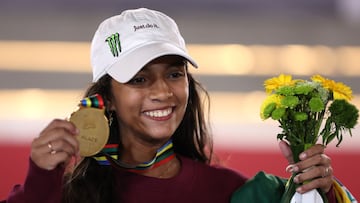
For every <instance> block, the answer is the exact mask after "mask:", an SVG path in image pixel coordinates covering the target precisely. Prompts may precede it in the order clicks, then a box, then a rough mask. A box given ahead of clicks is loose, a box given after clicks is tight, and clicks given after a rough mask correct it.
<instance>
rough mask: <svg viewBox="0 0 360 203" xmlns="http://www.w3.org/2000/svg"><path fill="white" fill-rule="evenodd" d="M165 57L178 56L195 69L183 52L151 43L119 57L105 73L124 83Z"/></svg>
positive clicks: (194, 63) (167, 45)
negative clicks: (154, 61)
mask: <svg viewBox="0 0 360 203" xmlns="http://www.w3.org/2000/svg"><path fill="white" fill-rule="evenodd" d="M165 55H178V56H182V57H184V58H185V59H186V60H188V61H189V62H190V63H191V65H193V66H194V67H195V68H197V67H198V65H197V64H196V62H195V60H194V59H193V58H191V57H190V55H189V54H187V53H186V52H185V51H184V50H182V49H180V48H178V47H176V46H174V45H172V44H169V43H164V42H161V43H151V44H146V45H143V46H140V47H137V48H135V49H133V50H131V51H129V52H128V53H126V54H124V55H122V56H120V57H119V59H118V60H117V62H116V63H114V64H113V65H112V66H111V67H110V68H109V69H108V70H107V73H108V74H109V75H110V76H111V77H112V78H114V79H115V80H116V81H118V82H120V83H126V82H128V81H129V80H130V79H131V78H133V77H134V76H135V74H136V73H137V72H139V71H140V70H141V69H142V68H143V67H144V66H145V65H146V64H147V63H149V62H150V61H152V60H154V59H156V58H158V57H160V56H165Z"/></svg>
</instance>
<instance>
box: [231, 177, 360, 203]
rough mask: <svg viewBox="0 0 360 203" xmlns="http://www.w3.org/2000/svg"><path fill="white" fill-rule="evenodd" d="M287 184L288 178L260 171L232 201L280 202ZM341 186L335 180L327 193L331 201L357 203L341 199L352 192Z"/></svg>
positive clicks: (330, 202) (236, 202) (332, 202)
mask: <svg viewBox="0 0 360 203" xmlns="http://www.w3.org/2000/svg"><path fill="white" fill-rule="evenodd" d="M285 184H286V179H282V178H279V177H277V176H274V175H271V174H265V173H264V172H259V173H258V174H256V175H255V176H254V177H253V178H252V179H250V180H249V181H247V182H246V183H245V184H244V185H243V186H242V187H240V188H239V189H237V190H236V191H235V192H234V193H233V195H232V198H231V203H239V202H262V203H278V202H280V201H281V198H282V195H283V193H284V192H285ZM339 187H341V185H340V184H339V182H338V181H335V180H334V185H333V187H332V189H331V190H330V191H329V192H328V193H326V197H327V199H328V202H329V203H336V202H337V203H357V202H356V200H355V201H343V200H342V201H339V199H341V198H343V199H346V198H345V197H344V196H346V197H349V194H350V193H349V192H348V191H347V192H345V190H344V187H343V186H342V187H341V189H339ZM339 191H342V192H339ZM350 196H351V194H350ZM340 197H341V198H340ZM351 197H352V196H351ZM352 198H353V197H352ZM353 199H354V198H353Z"/></svg>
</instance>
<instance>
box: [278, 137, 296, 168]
mask: <svg viewBox="0 0 360 203" xmlns="http://www.w3.org/2000/svg"><path fill="white" fill-rule="evenodd" d="M279 148H280V151H281V153H282V154H283V155H284V157H285V158H286V159H287V160H288V162H289V164H292V163H294V160H293V157H292V152H291V149H290V146H289V144H288V143H286V142H285V141H283V140H281V141H280V142H279Z"/></svg>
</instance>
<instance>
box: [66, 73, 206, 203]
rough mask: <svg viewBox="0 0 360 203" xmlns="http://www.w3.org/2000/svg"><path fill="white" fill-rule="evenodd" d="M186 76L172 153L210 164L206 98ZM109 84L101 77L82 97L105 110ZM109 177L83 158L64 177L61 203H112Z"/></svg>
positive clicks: (114, 131)
mask: <svg viewBox="0 0 360 203" xmlns="http://www.w3.org/2000/svg"><path fill="white" fill-rule="evenodd" d="M187 76H188V80H189V100H188V105H187V108H186V112H185V115H184V118H183V120H182V121H181V123H180V125H179V127H178V128H177V130H176V131H175V133H174V134H173V136H172V138H173V146H174V151H175V153H176V154H179V155H182V156H185V157H189V158H191V159H193V160H197V161H200V162H203V163H207V164H209V163H210V161H211V156H212V149H213V143H212V137H211V135H210V133H209V129H208V124H209V122H208V120H207V119H206V118H205V114H204V113H205V112H204V106H207V110H209V105H210V103H209V95H208V92H207V91H206V90H205V89H204V88H203V87H202V86H201V84H200V83H199V82H198V81H196V80H195V79H194V78H193V76H192V75H191V74H190V73H187ZM111 80H112V78H111V77H110V76H109V75H105V76H103V77H102V78H100V79H99V81H98V82H96V83H93V84H92V85H91V86H90V87H89V88H88V89H87V91H86V93H85V97H88V96H91V95H94V94H100V95H101V96H102V97H103V99H104V103H105V106H106V105H107V104H108V101H111V99H112V93H111ZM110 114H111V112H106V116H107V117H108V118H109V115H110ZM114 115H116V114H114ZM114 119H116V118H114ZM117 125H118V124H117V122H116V121H113V124H112V125H111V129H110V138H111V137H112V138H114V136H116V137H117V138H119V137H120V136H121V135H119V132H118V126H117ZM115 139H116V138H115ZM119 140H120V139H119ZM120 144H121V143H120ZM112 177H113V176H112V170H111V167H109V166H100V165H99V164H98V163H97V162H96V161H95V160H94V159H93V158H91V157H86V158H84V159H83V160H82V161H81V162H80V163H79V164H78V165H77V166H76V167H75V169H74V170H73V171H72V172H70V173H69V174H67V175H66V176H65V184H64V190H63V201H62V202H63V203H75V202H93V203H100V202H114V201H115V200H114V199H113V198H112V197H113V194H112V190H113V189H112V184H113V183H112V181H113V178H112Z"/></svg>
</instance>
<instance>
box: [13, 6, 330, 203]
mask: <svg viewBox="0 0 360 203" xmlns="http://www.w3.org/2000/svg"><path fill="white" fill-rule="evenodd" d="M91 53H92V55H91V59H92V68H93V82H94V83H93V84H92V86H91V87H90V88H89V89H88V91H87V92H86V96H91V95H94V94H98V95H101V98H103V100H104V105H105V108H106V116H107V118H108V119H109V121H111V122H110V124H109V125H110V138H109V142H108V144H109V145H108V146H110V145H111V144H112V145H111V146H113V147H114V146H115V147H114V148H113V149H112V151H111V154H110V153H108V152H109V151H106V150H103V152H101V153H98V154H96V155H95V156H90V157H82V158H81V159H80V161H79V163H78V164H76V162H75V168H74V169H73V168H71V166H72V163H73V162H71V160H72V158H73V157H78V153H79V143H78V140H77V139H76V136H78V134H79V133H80V130H81V129H79V126H78V127H76V126H75V125H74V124H73V123H72V122H69V121H67V120H60V119H55V120H54V121H52V122H51V123H50V124H49V125H48V126H47V127H46V128H45V129H44V130H43V131H42V132H41V134H40V136H39V137H38V138H36V139H34V141H33V143H32V146H31V156H30V167H29V172H28V176H27V178H26V181H25V183H24V185H23V186H17V187H15V188H14V191H13V192H12V193H11V194H10V196H9V198H8V202H22V201H24V200H26V201H28V202H37V203H38V202H165V201H168V202H217V203H218V202H229V201H230V199H231V196H232V194H233V193H234V192H235V191H236V190H237V189H238V188H241V186H243V185H244V183H245V182H246V181H247V180H248V179H247V177H245V176H243V175H241V174H240V173H238V172H235V171H232V170H230V169H226V168H222V167H220V166H212V165H210V161H211V155H212V140H211V136H210V133H209V131H208V127H207V123H208V122H206V120H205V118H204V109H203V100H202V96H205V98H207V92H206V91H205V90H204V89H203V88H202V87H201V85H200V84H199V83H198V82H197V81H196V80H195V79H194V78H193V77H192V76H191V74H190V73H189V71H188V62H190V64H191V65H192V66H194V67H197V64H196V62H195V61H194V60H193V59H192V58H191V57H190V56H189V55H188V54H187V52H186V48H185V42H184V40H183V38H182V37H181V35H180V33H179V31H178V28H177V25H176V23H175V22H174V21H173V20H172V19H171V18H169V17H168V16H166V15H164V14H163V13H160V12H157V11H153V10H149V9H144V8H141V9H135V10H128V11H125V12H123V13H122V14H121V15H119V16H114V17H111V18H109V19H107V20H105V21H104V22H103V23H102V24H101V25H100V26H99V28H98V30H97V32H96V33H95V36H94V38H93V41H92V47H91ZM113 144H116V145H113ZM281 149H282V150H283V151H284V153H285V155H286V156H288V155H289V152H288V148H287V146H284V143H281ZM107 150H108V149H107ZM323 152H324V149H323V147H321V146H320V145H316V146H314V147H312V148H310V149H309V150H307V151H306V152H304V153H303V154H302V156H301V160H302V161H300V162H299V163H296V164H293V165H291V167H289V168H291V170H292V171H301V172H303V173H302V174H300V175H299V176H298V179H297V180H298V181H299V182H304V181H307V180H311V179H315V180H313V181H311V182H310V183H308V184H305V185H303V186H302V187H300V188H298V191H299V192H301V193H303V192H306V191H309V190H311V189H314V188H320V189H321V190H323V191H324V192H325V193H326V195H327V197H328V198H329V200H330V202H336V200H335V198H334V192H333V187H332V173H333V172H332V168H331V166H330V159H329V158H328V157H327V156H326V155H324V154H323ZM104 157H105V159H104ZM65 166H68V167H67V169H68V170H66V172H65V168H66V167H65ZM69 166H70V167H69ZM309 168H311V170H307V169H309ZM64 173H65V176H64ZM64 177H65V178H64Z"/></svg>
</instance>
